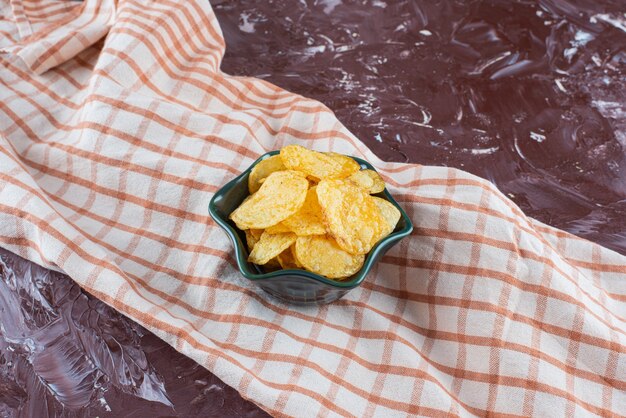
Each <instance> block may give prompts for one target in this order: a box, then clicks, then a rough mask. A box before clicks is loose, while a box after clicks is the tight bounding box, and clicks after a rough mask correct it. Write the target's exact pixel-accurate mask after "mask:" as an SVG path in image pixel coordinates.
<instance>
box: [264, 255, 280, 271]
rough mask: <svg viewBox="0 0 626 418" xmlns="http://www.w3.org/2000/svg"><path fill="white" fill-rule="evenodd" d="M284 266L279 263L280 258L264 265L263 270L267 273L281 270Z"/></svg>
mask: <svg viewBox="0 0 626 418" xmlns="http://www.w3.org/2000/svg"><path fill="white" fill-rule="evenodd" d="M281 268H282V266H281V265H280V263H279V262H278V257H274V258H272V259H271V260H270V261H268V262H267V263H265V265H263V270H264V271H266V272H269V271H276V270H280V269H281Z"/></svg>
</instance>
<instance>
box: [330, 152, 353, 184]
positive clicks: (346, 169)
mask: <svg viewBox="0 0 626 418" xmlns="http://www.w3.org/2000/svg"><path fill="white" fill-rule="evenodd" d="M326 155H328V156H330V157H331V158H333V159H334V160H335V161H337V162H338V163H340V164H341V165H342V169H341V173H340V174H339V175H338V176H335V177H334V178H338V179H343V178H346V177H349V176H350V175H351V174H353V173H356V172H358V171H359V170H360V169H361V165H360V164H359V163H357V162H356V161H355V160H354V159H353V158H350V157H348V156H347V155H342V154H337V153H335V152H327V153H326Z"/></svg>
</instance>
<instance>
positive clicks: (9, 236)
mask: <svg viewBox="0 0 626 418" xmlns="http://www.w3.org/2000/svg"><path fill="white" fill-rule="evenodd" d="M105 35H106V37H105ZM0 48H1V49H2V50H3V51H5V53H4V54H3V55H1V56H0V83H1V85H0V245H1V246H3V247H5V248H7V249H9V250H11V251H13V252H16V253H18V254H20V255H22V256H23V257H26V258H29V259H30V260H33V261H35V262H37V263H39V264H41V265H43V266H46V267H48V268H53V269H57V270H61V271H64V272H66V273H67V274H69V275H70V276H71V277H72V278H73V279H74V280H76V281H77V282H78V283H79V284H80V285H81V286H82V287H84V288H85V289H86V290H87V291H89V292H90V293H92V294H94V295H96V296H97V297H99V298H101V299H102V300H104V301H105V302H107V303H109V304H110V305H112V306H114V307H115V308H117V309H118V310H119V311H121V312H123V313H124V314H126V315H128V316H129V317H131V318H133V319H135V320H136V321H138V322H139V323H141V324H142V325H144V326H145V327H147V328H148V329H150V330H152V331H153V332H155V333H156V334H157V335H158V336H160V337H161V338H163V339H164V340H166V341H167V342H168V343H170V344H171V345H172V346H174V347H175V348H176V349H177V350H179V351H181V352H183V353H185V354H186V355H188V356H190V357H191V358H193V359H195V360H196V361H197V362H199V363H200V364H202V365H204V366H206V367H207V368H208V369H209V370H211V371H212V372H213V373H215V374H216V375H217V376H218V377H220V378H221V379H223V380H224V381H225V382H226V383H227V384H229V385H231V386H233V387H235V388H236V389H237V390H239V392H240V393H241V394H242V395H243V396H244V397H245V398H249V399H251V400H253V401H254V402H256V403H257V404H258V405H259V406H260V407H261V408H263V409H265V410H266V411H268V412H270V413H272V414H274V415H277V416H314V415H319V416H358V417H372V416H382V417H393V416H407V415H411V416H413V415H448V414H452V415H459V416H471V415H486V414H502V415H536V416H541V417H546V416H549V417H553V416H555V417H556V416H568V417H571V416H590V415H599V416H609V415H619V414H624V413H626V258H625V257H623V256H620V255H619V254H617V253H614V252H612V251H610V250H607V249H605V248H602V247H600V246H598V245H595V244H593V243H591V242H588V241H585V240H583V239H580V238H576V237H574V236H572V235H569V234H567V233H565V232H562V231H559V230H556V229H553V228H551V227H548V226H546V225H543V224H541V223H539V222H537V221H534V220H532V219H529V218H527V217H526V216H524V214H523V213H522V212H521V211H520V210H519V208H517V207H516V206H515V205H514V204H513V203H512V202H511V201H509V200H508V199H507V198H506V197H505V196H503V195H502V194H501V193H499V192H498V191H497V190H496V189H495V188H494V187H493V186H492V185H491V184H490V183H489V182H487V181H485V180H482V179H479V178H477V177H474V176H472V175H469V174H467V173H464V172H461V171H458V170H454V169H449V168H441V167H425V166H420V165H408V164H394V163H385V162H382V161H381V160H380V159H378V158H377V157H376V156H375V155H374V154H372V152H370V151H369V150H368V149H367V148H366V147H365V146H364V145H363V144H362V143H361V142H360V141H359V140H358V139H356V138H355V137H354V136H353V135H352V134H350V132H348V131H347V130H346V129H345V128H344V127H343V126H342V125H341V124H340V123H339V122H338V121H337V119H336V118H335V117H334V115H333V113H332V112H331V111H329V110H328V109H327V108H326V107H324V106H323V105H321V104H320V103H317V102H315V101H312V100H308V99H306V98H303V97H301V96H298V95H295V94H292V93H289V92H286V91H283V90H281V89H279V88H277V87H275V86H273V85H271V84H268V83H266V82H264V81H261V80H256V79H250V78H243V77H233V76H229V75H226V74H224V73H222V72H221V71H220V69H219V67H220V60H221V58H222V55H223V53H224V40H223V38H222V35H221V32H220V28H219V25H218V23H217V21H216V18H215V15H214V14H213V12H212V10H211V7H210V5H209V2H208V1H206V0H189V1H183V0H159V1H154V2H152V1H145V0H119V1H113V0H87V1H85V2H83V3H74V2H63V1H56V0H10V1H7V0H0ZM45 70H48V71H45ZM289 143H298V144H302V145H305V146H307V147H311V148H314V149H318V150H324V151H327V150H333V151H337V152H342V153H346V154H352V155H357V156H360V157H363V158H365V159H367V160H369V161H370V162H372V163H373V164H374V165H375V166H376V167H377V168H378V169H379V170H380V171H381V172H382V173H383V175H384V177H385V179H386V180H387V182H388V184H389V188H390V191H391V192H392V193H393V194H394V195H395V196H396V198H397V199H398V201H399V202H400V203H401V204H402V205H403V206H404V208H405V209H406V210H407V212H408V214H409V216H411V218H412V219H413V222H414V223H415V231H414V233H413V235H412V236H411V237H410V238H409V239H406V240H404V241H403V242H402V244H401V245H399V246H397V247H395V248H394V249H393V251H391V252H390V253H389V254H388V255H387V256H386V257H385V258H384V259H383V260H382V262H380V263H379V264H378V265H377V267H376V269H375V271H374V274H373V275H372V276H371V277H369V278H368V279H367V281H366V282H365V283H364V285H363V286H362V287H360V288H358V289H356V290H354V291H352V292H351V293H350V294H348V295H347V296H346V297H345V298H344V299H342V300H340V301H338V302H337V303H333V304H331V305H327V306H322V307H292V306H288V305H284V304H282V303H279V302H277V301H275V300H272V299H269V298H268V297H266V295H264V294H262V293H261V291H260V290H259V289H258V288H256V287H255V286H254V285H253V284H251V283H249V282H247V281H246V280H244V279H242V277H240V275H239V274H238V272H237V270H236V268H235V266H234V259H233V256H232V252H233V249H232V246H231V244H230V242H229V240H228V239H227V238H226V236H225V234H224V233H223V232H222V231H221V230H220V229H219V228H218V227H217V226H216V225H215V224H214V223H213V222H212V220H211V219H210V218H209V216H208V215H207V204H208V202H209V200H210V198H211V196H212V193H213V192H215V191H216V190H217V189H218V188H219V187H221V186H222V185H223V184H224V183H226V182H227V181H228V180H229V179H231V178H233V177H234V176H236V175H237V174H238V173H239V172H241V171H242V170H243V169H245V168H246V167H247V166H248V165H249V164H250V163H252V161H254V159H255V158H256V157H257V156H258V155H260V154H262V153H264V152H266V151H268V150H272V149H277V148H280V147H282V146H284V145H286V144H289Z"/></svg>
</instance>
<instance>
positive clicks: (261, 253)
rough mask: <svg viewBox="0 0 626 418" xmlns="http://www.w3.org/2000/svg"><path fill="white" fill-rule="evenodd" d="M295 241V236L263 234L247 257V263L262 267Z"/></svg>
mask: <svg viewBox="0 0 626 418" xmlns="http://www.w3.org/2000/svg"><path fill="white" fill-rule="evenodd" d="M295 241H296V235H295V234H270V233H268V232H267V231H266V232H263V235H261V239H260V240H259V242H257V243H256V245H255V246H254V249H253V250H252V252H251V253H250V256H249V257H248V261H250V262H252V263H254V264H260V265H263V264H265V263H267V262H268V261H270V260H271V259H272V258H274V257H276V256H277V255H279V254H280V253H282V252H283V251H285V250H286V249H287V248H289V246H291V244H293V243H294V242H295Z"/></svg>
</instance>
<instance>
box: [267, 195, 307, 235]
mask: <svg viewBox="0 0 626 418" xmlns="http://www.w3.org/2000/svg"><path fill="white" fill-rule="evenodd" d="M305 201H306V200H305ZM296 213H297V212H296ZM291 216H293V215H291ZM284 222H285V221H283V222H279V223H277V224H276V225H273V226H270V227H269V228H267V229H266V231H267V232H269V233H270V234H285V233H287V232H293V231H292V230H291V229H289V228H288V227H287V226H286V225H285V223H284Z"/></svg>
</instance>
